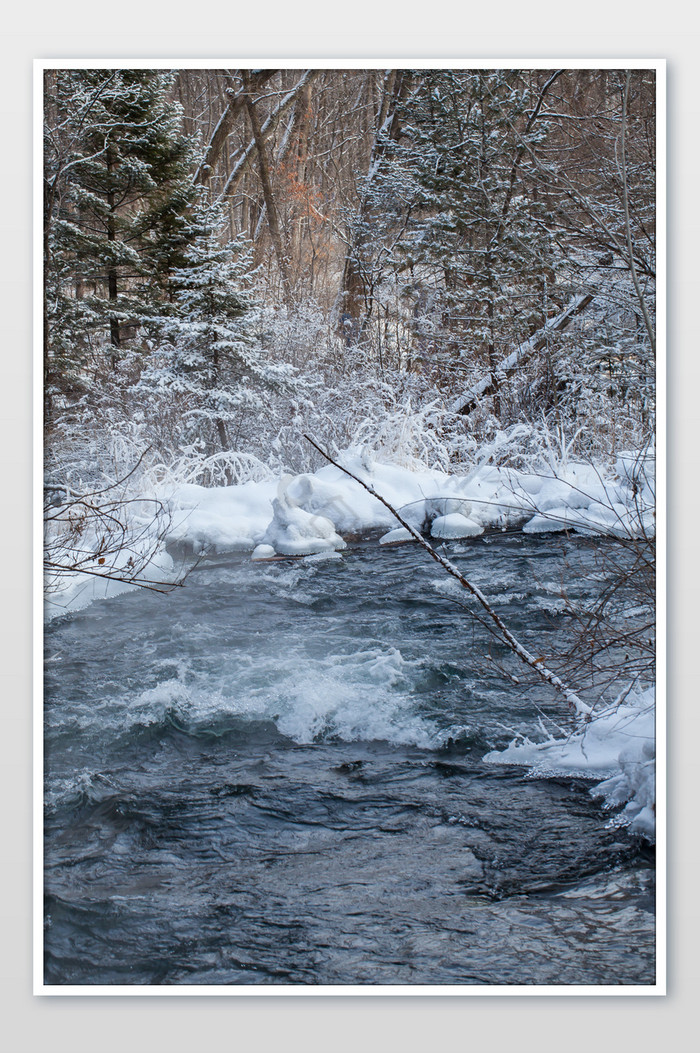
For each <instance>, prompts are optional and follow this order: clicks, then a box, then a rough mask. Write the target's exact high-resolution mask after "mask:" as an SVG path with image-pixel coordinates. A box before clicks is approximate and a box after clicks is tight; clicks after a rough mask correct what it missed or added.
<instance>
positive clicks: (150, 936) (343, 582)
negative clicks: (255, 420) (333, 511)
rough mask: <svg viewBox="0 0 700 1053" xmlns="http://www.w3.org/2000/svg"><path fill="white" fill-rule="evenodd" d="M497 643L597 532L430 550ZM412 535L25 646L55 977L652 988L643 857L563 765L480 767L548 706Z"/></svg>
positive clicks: (203, 579)
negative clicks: (42, 720)
mask: <svg viewBox="0 0 700 1053" xmlns="http://www.w3.org/2000/svg"><path fill="white" fill-rule="evenodd" d="M451 553H452V554H453V557H454V559H455V560H456V562H458V563H459V564H460V566H461V567H462V568H463V569H464V570H465V571H466V572H467V574H468V575H471V577H472V578H473V580H474V581H475V582H476V583H477V584H479V585H480V586H481V587H482V588H483V589H484V591H485V592H486V593H487V595H489V596H491V597H493V598H494V601H495V602H496V603H497V605H498V606H499V609H500V610H501V611H502V612H504V613H507V615H508V619H509V623H510V625H511V627H512V628H513V630H514V631H515V632H516V633H519V634H520V635H521V636H523V637H524V638H525V639H526V640H532V641H535V640H537V641H539V642H540V644H541V645H543V646H545V645H544V644H543V641H545V640H546V638H547V635H548V634H552V633H554V634H555V635H556V634H557V633H558V632H559V631H561V628H562V627H563V625H564V622H565V620H566V615H565V614H563V613H562V607H563V604H562V602H561V599H560V598H559V592H560V589H561V585H562V582H563V581H565V582H566V583H567V587H568V588H569V589H570V590H571V591H572V592H574V593H577V594H579V595H586V594H587V592H592V591H593V590H594V589H595V588H596V586H597V584H599V582H597V581H596V575H597V563H596V558H595V546H593V545H592V544H591V543H588V542H583V541H581V540H579V541H574V540H570V541H566V540H562V539H561V538H549V537H542V536H540V537H525V536H522V535H503V536H497V537H489V538H479V539H475V540H474V541H472V542H469V543H464V544H462V545H452V546H451ZM441 574H442V572H441V571H440V570H439V568H438V567H437V566H436V565H435V564H433V563H432V562H431V561H430V560H429V559H428V558H427V556H426V555H425V554H424V553H423V552H421V551H419V550H418V549H417V548H415V547H413V546H402V547H401V548H397V549H386V548H384V549H380V548H379V546H378V545H377V544H376V543H368V544H358V545H356V546H353V547H351V548H349V549H348V550H347V551H346V552H345V553H343V554H342V557H336V558H324V559H318V558H311V559H307V560H302V561H294V562H280V563H270V564H251V563H250V562H248V561H247V560H246V559H245V558H243V557H238V556H236V557H220V558H217V559H213V560H208V561H205V562H203V563H201V564H200V565H199V566H198V567H197V568H196V569H195V570H194V572H193V573H192V575H191V577H190V578H189V580H188V583H187V586H186V588H185V589H183V590H181V591H178V592H177V593H173V594H171V595H169V596H160V595H157V594H151V593H128V594H125V595H123V596H120V597H117V598H115V599H111V600H108V601H102V602H99V603H95V604H93V605H92V606H91V607H90V608H88V609H86V610H85V611H83V612H80V613H77V614H75V615H72V616H66V617H63V618H62V619H60V620H58V621H55V622H53V623H52V624H51V625H50V626H49V627H48V630H47V634H46V648H47V649H46V656H47V664H46V670H47V672H46V739H45V742H46V803H47V818H46V931H45V978H46V982H47V983H50V984H217V985H220V984H280V983H282V984H284V983H296V984H299V983H301V984H465V985H471V984H647V983H653V982H654V916H653V910H654V870H653V854H652V852H651V850H650V849H649V848H648V847H644V845H643V844H641V843H640V842H639V841H637V840H636V839H634V838H632V837H630V836H629V835H628V834H627V833H626V832H625V831H624V830H616V829H609V828H607V826H606V822H607V819H608V816H607V815H606V813H604V812H603V811H602V810H601V806H600V803H599V802H597V801H595V800H594V799H593V798H592V797H591V796H590V793H589V789H590V786H591V783H589V782H586V781H585V780H576V779H568V780H565V779H529V778H527V774H526V772H525V771H524V770H523V769H520V768H515V767H500V766H493V765H488V764H485V763H484V762H483V760H482V758H483V756H484V754H485V753H486V752H487V751H488V750H489V749H492V748H494V747H499V746H504V745H506V744H507V743H508V742H509V741H510V740H511V739H512V738H513V737H514V734H515V732H523V733H527V732H530V734H535V733H536V730H537V727H538V722H539V721H540V720H541V719H542V718H543V716H544V717H545V718H546V716H547V715H548V714H549V715H550V716H552V717H553V718H554V719H556V720H558V721H560V722H561V721H562V720H563V708H562V706H561V704H560V703H557V701H556V700H555V699H553V698H551V697H549V696H548V695H547V694H546V693H545V692H544V691H543V690H541V689H539V688H538V689H536V690H535V689H532V688H530V689H525V688H521V687H519V686H518V685H516V684H512V683H510V682H509V681H508V680H505V679H503V678H502V677H500V676H499V675H497V674H496V671H495V670H494V669H493V665H494V663H493V662H491V661H489V659H488V657H487V656H488V654H489V650H490V652H491V658H493V659H495V660H496V661H497V660H498V657H499V655H498V650H497V648H494V647H493V645H492V644H490V643H489V641H488V638H487V637H486V635H485V633H484V630H483V629H482V628H481V626H479V625H478V624H476V623H474V621H473V620H472V619H470V618H469V616H468V615H467V614H466V613H465V612H464V611H463V610H461V609H460V608H459V607H458V606H457V605H456V603H455V600H454V595H455V594H454V592H453V590H452V587H451V584H450V583H448V582H446V581H445V579H444V578H443V577H442V576H441Z"/></svg>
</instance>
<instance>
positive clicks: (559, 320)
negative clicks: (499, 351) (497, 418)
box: [450, 293, 593, 416]
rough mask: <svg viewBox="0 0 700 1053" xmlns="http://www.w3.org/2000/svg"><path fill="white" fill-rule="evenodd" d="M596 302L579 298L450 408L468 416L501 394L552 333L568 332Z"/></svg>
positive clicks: (582, 297) (551, 319)
mask: <svg viewBox="0 0 700 1053" xmlns="http://www.w3.org/2000/svg"><path fill="white" fill-rule="evenodd" d="M592 299H593V296H592V294H590V293H585V294H584V295H581V296H577V297H575V298H574V299H573V300H572V301H571V303H570V304H569V306H568V307H567V308H566V309H565V310H564V311H562V312H561V314H558V315H555V317H554V318H550V319H549V321H547V322H545V324H544V325H543V326H542V328H541V329H538V330H537V332H536V333H533V335H532V336H531V337H530V338H529V339H528V340H526V341H525V343H523V344H520V345H519V346H518V347H516V349H515V351H512V352H511V353H510V354H509V355H508V357H507V358H504V360H503V361H502V362H501V364H500V366H499V367H498V371H497V372H495V373H488V374H487V375H486V376H485V377H484V378H483V379H482V380H480V381H479V382H478V383H477V384H474V385H473V386H472V387H471V388H470V389H469V391H467V392H465V394H463V395H460V397H459V398H458V399H456V400H455V402H454V403H453V404H452V406H451V407H450V409H451V410H452V412H453V413H461V414H463V415H465V416H466V415H467V414H468V413H471V412H472V410H474V409H476V407H477V406H478V405H479V403H480V401H481V400H482V399H483V398H486V396H487V395H493V394H494V393H495V392H496V391H498V388H499V386H500V384H501V383H502V382H503V381H504V380H507V379H508V377H511V376H512V375H513V373H515V371H516V370H517V369H518V368H519V367H520V366H522V365H523V364H524V363H525V362H527V360H528V358H530V357H531V355H534V353H535V352H536V351H541V350H542V348H543V347H544V346H545V345H546V343H547V340H548V339H549V337H550V336H551V335H552V333H559V332H561V331H562V329H566V327H567V326H568V325H569V323H570V322H571V320H572V318H575V317H576V315H577V314H581V312H582V311H584V310H585V309H586V307H588V305H589V303H590V302H591V300H592Z"/></svg>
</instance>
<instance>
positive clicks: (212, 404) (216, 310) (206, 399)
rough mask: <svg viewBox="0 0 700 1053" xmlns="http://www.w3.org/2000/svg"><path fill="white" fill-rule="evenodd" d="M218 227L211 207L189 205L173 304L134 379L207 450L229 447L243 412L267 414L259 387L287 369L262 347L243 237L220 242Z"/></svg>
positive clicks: (276, 383) (286, 375) (276, 381)
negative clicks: (185, 241)
mask: <svg viewBox="0 0 700 1053" xmlns="http://www.w3.org/2000/svg"><path fill="white" fill-rule="evenodd" d="M223 226H224V216H223V213H222V212H221V210H220V209H219V208H217V207H216V206H211V207H206V206H203V205H198V206H197V207H195V209H194V210H193V213H192V217H191V220H190V223H189V225H188V229H187V236H188V241H189V244H188V247H187V248H186V250H185V252H184V257H183V263H182V266H180V267H178V268H175V269H174V270H173V271H172V274H171V282H172V288H173V293H172V302H171V304H170V307H169V310H168V312H167V314H165V315H164V316H162V317H161V318H160V319H159V320H158V321H157V323H154V330H155V332H156V334H157V337H158V339H159V340H160V345H161V346H160V350H159V351H158V352H156V353H153V354H152V355H151V356H149V360H148V362H147V364H146V368H145V370H144V373H143V376H142V377H141V380H140V382H139V390H140V392H141V394H142V395H144V394H146V393H150V394H151V395H156V396H157V398H158V400H159V403H160V410H159V412H160V413H161V415H163V401H167V403H168V405H169V413H170V418H171V420H170V427H171V429H172V430H173V431H174V432H175V434H176V435H177V436H178V438H179V441H180V442H182V443H193V442H196V443H199V444H200V445H201V446H203V448H204V451H205V452H206V453H215V452H218V451H226V450H229V449H231V446H232V442H233V441H234V439H235V431H236V429H237V428H238V427H240V424H241V421H242V419H243V417H244V416H245V415H246V414H249V413H256V414H260V413H263V412H264V410H265V399H264V395H263V391H264V389H265V388H268V389H269V388H278V387H284V386H286V385H287V384H288V383H289V382H290V379H291V374H292V370H291V368H290V367H289V366H285V365H281V364H279V363H273V362H271V361H270V360H269V358H268V356H267V354H266V352H265V351H264V350H263V348H262V347H261V343H260V339H259V332H258V326H257V324H256V323H257V320H258V311H257V309H256V307H255V304H254V301H253V291H252V282H253V277H252V272H253V264H252V252H251V249H250V246H249V245H248V244H247V243H246V242H245V241H244V240H243V239H242V238H239V239H236V240H235V241H229V242H224V243H222V230H223ZM163 396H165V400H164V399H163Z"/></svg>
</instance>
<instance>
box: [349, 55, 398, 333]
mask: <svg viewBox="0 0 700 1053" xmlns="http://www.w3.org/2000/svg"><path fill="white" fill-rule="evenodd" d="M409 88H410V75H409V73H408V71H406V70H395V69H392V70H387V71H386V74H385V76H384V85H383V89H382V97H381V101H380V104H379V109H378V111H377V115H376V118H375V131H374V142H373V144H372V151H371V154H370V160H369V169H368V173H367V179H366V186H365V191H364V193H363V194H362V197H361V199H360V205H359V208H358V212H357V221H356V223H355V228H354V231H353V234H352V237H351V240H350V243H349V245H348V250H347V252H346V255H345V263H344V266H343V277H342V281H341V284H340V289H339V291H338V296H337V298H336V305H335V311H336V313H337V315H338V318H339V319H341V320H344V318H345V319H346V318H348V317H349V318H350V319H354V321H355V324H356V325H357V323H358V321H359V319H360V318H361V316H362V315H363V314H364V316H365V317H364V321H363V322H362V327H361V328H362V329H364V328H365V326H366V325H367V322H368V320H369V315H370V314H371V311H372V293H371V290H370V289H369V288H368V284H367V277H366V275H364V274H363V272H362V267H361V264H360V262H359V259H360V256H361V253H362V247H363V244H364V242H365V241H366V239H367V232H366V229H365V226H366V221H367V217H368V213H369V194H368V193H367V188H368V186H369V184H370V183H371V181H372V179H373V177H374V175H375V173H376V171H377V168H378V166H379V162H380V160H381V158H382V155H383V154H384V153H385V151H386V143H387V140H396V139H398V137H399V134H400V125H399V121H398V118H397V115H396V108H397V105H398V103H399V102H400V101H401V99H403V98H404V96H405V94H406V93H407V91H408V90H409Z"/></svg>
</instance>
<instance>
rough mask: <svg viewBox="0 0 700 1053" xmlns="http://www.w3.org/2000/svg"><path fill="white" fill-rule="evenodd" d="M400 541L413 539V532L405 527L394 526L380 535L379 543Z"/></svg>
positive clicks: (396, 542) (390, 543)
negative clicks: (386, 532)
mask: <svg viewBox="0 0 700 1053" xmlns="http://www.w3.org/2000/svg"><path fill="white" fill-rule="evenodd" d="M402 541H415V538H414V537H413V534H412V533H411V531H410V530H406V527H395V528H394V529H393V530H390V531H389V533H388V534H384V536H383V537H380V539H379V544H380V545H398V544H399V543H400V542H402Z"/></svg>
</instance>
